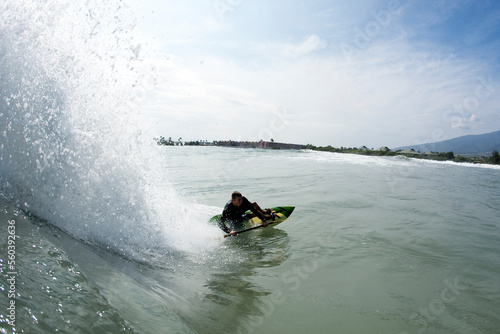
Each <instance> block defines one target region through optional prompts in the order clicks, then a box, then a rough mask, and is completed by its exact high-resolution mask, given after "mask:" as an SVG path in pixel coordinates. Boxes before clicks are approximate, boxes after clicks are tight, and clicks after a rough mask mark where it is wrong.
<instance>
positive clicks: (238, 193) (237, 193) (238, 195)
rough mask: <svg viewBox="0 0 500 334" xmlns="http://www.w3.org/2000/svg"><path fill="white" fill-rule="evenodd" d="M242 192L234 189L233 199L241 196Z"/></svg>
mask: <svg viewBox="0 0 500 334" xmlns="http://www.w3.org/2000/svg"><path fill="white" fill-rule="evenodd" d="M241 196H242V195H241V193H240V192H239V191H233V193H232V194H231V199H235V198H237V197H241Z"/></svg>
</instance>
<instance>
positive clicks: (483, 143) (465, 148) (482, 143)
mask: <svg viewBox="0 0 500 334" xmlns="http://www.w3.org/2000/svg"><path fill="white" fill-rule="evenodd" d="M405 148H413V149H414V150H415V151H420V152H422V153H424V152H428V151H434V152H450V151H453V153H455V154H461V155H474V156H481V155H484V156H489V155H491V152H493V150H497V151H499V152H500V131H495V132H491V133H485V134H482V135H468V136H462V137H457V138H453V139H448V140H443V141H440V142H435V143H426V144H420V145H409V146H401V147H398V148H396V149H394V151H396V150H403V149H405Z"/></svg>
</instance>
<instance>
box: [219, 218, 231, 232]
mask: <svg viewBox="0 0 500 334" xmlns="http://www.w3.org/2000/svg"><path fill="white" fill-rule="evenodd" d="M219 227H220V229H221V230H223V231H224V232H226V233H230V232H231V229H230V228H229V227H227V225H226V224H225V220H224V219H223V218H221V219H220V220H219Z"/></svg>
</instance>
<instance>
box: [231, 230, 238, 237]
mask: <svg viewBox="0 0 500 334" xmlns="http://www.w3.org/2000/svg"><path fill="white" fill-rule="evenodd" d="M229 234H231V235H232V236H233V237H234V236H235V235H237V234H238V232H236V231H231V232H229Z"/></svg>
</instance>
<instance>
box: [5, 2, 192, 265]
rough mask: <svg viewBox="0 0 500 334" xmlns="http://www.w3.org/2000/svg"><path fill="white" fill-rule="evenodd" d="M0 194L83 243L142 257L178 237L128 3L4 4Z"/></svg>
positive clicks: (177, 205) (177, 216)
mask: <svg viewBox="0 0 500 334" xmlns="http://www.w3.org/2000/svg"><path fill="white" fill-rule="evenodd" d="M0 13H1V14H0V15H1V20H0V76H1V81H0V94H1V96H0V113H1V114H0V117H1V124H0V138H1V144H0V187H1V188H0V191H1V193H2V194H3V196H4V197H6V198H7V199H8V200H10V201H11V202H13V203H15V204H16V205H17V206H18V207H19V208H21V209H23V210H26V211H29V212H30V213H33V214H35V215H37V216H39V217H41V218H43V219H45V220H47V221H49V222H50V223H52V224H54V225H56V226H57V227H59V228H61V229H62V230H64V231H66V232H68V233H69V234H71V235H73V236H75V237H77V238H80V239H83V240H85V241H87V242H91V243H96V244H101V245H104V246H107V247H111V248H112V249H113V250H115V251H118V252H120V253H124V254H127V255H132V256H138V255H137V254H138V253H143V252H144V251H145V250H147V249H150V248H152V247H164V245H167V244H172V243H174V241H175V240H169V239H176V238H177V239H178V238H179V236H180V235H181V234H182V233H181V231H179V230H180V226H181V223H182V216H185V215H183V214H181V213H182V212H183V210H185V209H183V207H184V206H183V203H182V201H181V200H180V199H179V198H178V197H177V196H176V194H175V191H174V190H173V189H172V187H171V186H170V183H169V181H168V179H166V177H164V176H163V175H164V174H165V172H164V170H163V171H162V166H164V165H163V164H162V160H161V158H159V155H158V154H157V151H156V150H157V149H158V148H157V145H155V144H154V142H153V139H152V138H153V136H152V133H151V132H150V131H149V130H148V127H147V126H145V125H143V124H146V123H145V121H144V120H143V119H142V116H141V113H140V103H141V102H142V101H145V99H146V98H147V96H145V95H144V94H143V92H145V91H147V88H148V82H151V81H154V78H153V77H151V75H152V74H151V71H149V72H148V73H149V74H148V75H149V77H147V76H145V75H144V71H141V70H140V68H141V66H142V68H143V69H144V65H143V64H142V63H141V61H142V59H141V58H140V53H139V51H140V49H141V45H140V44H138V43H137V42H136V38H134V17H133V15H132V10H131V9H130V8H127V6H126V5H124V4H123V3H122V2H121V1H107V2H105V3H104V2H102V3H100V2H96V3H92V2H87V3H85V4H84V3H79V2H75V3H65V2H64V3H63V2H59V1H49V2H47V3H44V4H42V3H39V2H37V1H18V2H15V3H2V4H0Z"/></svg>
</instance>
